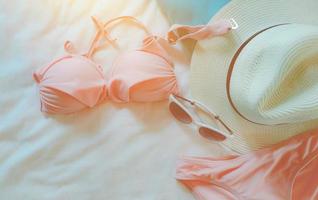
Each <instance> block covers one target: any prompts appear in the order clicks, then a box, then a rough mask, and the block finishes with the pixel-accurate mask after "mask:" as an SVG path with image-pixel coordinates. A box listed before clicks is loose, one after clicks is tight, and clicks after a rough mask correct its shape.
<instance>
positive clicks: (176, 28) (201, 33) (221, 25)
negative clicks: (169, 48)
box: [167, 19, 232, 44]
mask: <svg viewBox="0 0 318 200" xmlns="http://www.w3.org/2000/svg"><path fill="white" fill-rule="evenodd" d="M231 29H232V25H231V23H230V22H229V21H228V20H225V19H222V20H218V21H216V22H215V23H213V24H208V25H196V26H187V25H181V24H174V25H172V26H171V28H170V29H169V31H168V33H167V40H168V41H169V42H170V43H171V44H175V43H176V42H178V41H182V40H185V39H194V40H203V39H207V38H209V37H213V36H214V37H215V36H221V35H224V34H226V33H228V32H229V31H230V30H231Z"/></svg>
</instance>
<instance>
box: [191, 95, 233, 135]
mask: <svg viewBox="0 0 318 200" xmlns="http://www.w3.org/2000/svg"><path fill="white" fill-rule="evenodd" d="M194 103H195V104H196V105H197V106H199V108H201V109H202V110H204V111H205V112H207V113H208V114H209V115H211V116H212V117H213V118H215V119H216V120H218V121H219V122H220V123H221V124H222V125H223V127H224V128H225V129H226V130H227V131H229V132H230V133H231V134H233V132H232V130H231V129H230V128H229V127H228V126H227V125H226V124H225V123H224V122H223V121H222V120H221V119H220V117H219V116H216V115H215V114H213V112H211V111H210V110H209V109H208V107H207V106H205V105H204V104H202V103H199V102H197V101H195V102H194Z"/></svg>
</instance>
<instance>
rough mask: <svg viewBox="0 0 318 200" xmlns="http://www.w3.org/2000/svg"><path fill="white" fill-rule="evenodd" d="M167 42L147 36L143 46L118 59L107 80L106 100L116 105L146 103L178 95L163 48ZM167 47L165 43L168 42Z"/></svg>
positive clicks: (174, 77) (173, 76) (171, 65)
mask: <svg viewBox="0 0 318 200" xmlns="http://www.w3.org/2000/svg"><path fill="white" fill-rule="evenodd" d="M164 43H167V41H166V40H164V39H163V38H160V37H156V36H149V37H146V38H145V39H144V41H143V46H142V47H141V48H140V49H138V50H134V51H129V52H126V53H124V54H122V55H121V56H119V57H118V58H117V59H116V61H115V62H114V64H113V65H112V67H111V69H110V71H109V74H108V77H109V82H108V86H109V93H108V94H109V97H110V99H112V100H113V101H116V102H129V101H133V102H149V101H160V100H164V99H167V98H168V96H169V95H170V94H172V93H178V87H177V80H176V76H175V73H174V70H173V64H172V62H171V60H170V58H169V56H168V54H167V53H166V51H165V50H164V49H163V48H164V47H163V45H165V44H164ZM167 44H168V43H167Z"/></svg>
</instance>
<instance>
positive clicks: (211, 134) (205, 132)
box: [199, 127, 226, 142]
mask: <svg viewBox="0 0 318 200" xmlns="http://www.w3.org/2000/svg"><path fill="white" fill-rule="evenodd" d="M199 133H200V135H201V136H202V137H204V138H206V139H209V140H215V141H219V142H220V141H224V140H225V139H226V137H225V136H224V135H222V134H221V133H218V132H216V131H214V130H212V129H209V128H206V127H200V128H199Z"/></svg>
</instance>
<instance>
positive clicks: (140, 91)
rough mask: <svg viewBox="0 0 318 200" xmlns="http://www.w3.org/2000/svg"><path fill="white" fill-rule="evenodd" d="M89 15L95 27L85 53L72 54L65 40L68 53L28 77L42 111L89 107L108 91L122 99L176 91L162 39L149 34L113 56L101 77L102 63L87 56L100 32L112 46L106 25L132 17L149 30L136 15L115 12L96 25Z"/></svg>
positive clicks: (139, 99)
mask: <svg viewBox="0 0 318 200" xmlns="http://www.w3.org/2000/svg"><path fill="white" fill-rule="evenodd" d="M92 19H93V21H94V23H95V25H96V26H97V28H98V32H97V34H96V36H95V38H94V40H93V42H92V45H91V47H90V48H89V50H88V53H86V54H84V55H72V52H74V51H75V50H74V46H73V45H72V43H71V42H69V41H67V42H66V43H65V45H64V48H65V49H66V51H67V52H68V53H70V54H71V55H69V56H65V57H63V58H61V59H58V60H56V61H54V62H53V63H52V64H50V65H48V66H45V67H43V68H41V69H39V70H37V71H36V72H34V74H33V78H34V79H35V81H36V82H37V84H38V86H39V93H40V100H41V110H42V111H43V112H46V113H50V114H69V113H73V112H77V111H80V110H82V109H85V108H92V107H94V106H96V105H97V104H99V103H101V102H103V101H104V100H105V99H106V97H107V96H109V97H110V99H111V100H113V101H115V102H121V103H124V102H125V103H126V102H153V101H160V100H164V99H167V98H168V96H169V95H170V94H172V93H178V87H177V80H176V76H175V73H174V68H173V64H172V62H171V60H170V58H169V56H168V55H167V53H166V52H165V50H164V48H163V47H162V43H165V42H166V41H165V40H164V39H162V38H159V37H156V36H152V35H151V36H147V37H146V39H145V40H144V43H143V46H142V47H141V48H140V49H138V50H134V51H128V52H125V53H124V54H122V55H120V56H119V57H117V59H115V60H116V61H115V62H114V64H113V65H112V67H111V68H110V70H109V72H108V73H107V77H108V78H107V80H106V78H105V77H104V75H103V70H102V67H101V66H100V65H98V64H96V63H95V62H94V61H93V59H92V56H93V54H94V53H95V51H96V49H97V48H98V47H97V42H98V41H99V39H100V37H101V36H103V37H104V38H106V39H107V41H108V42H110V43H111V44H112V45H115V44H114V41H112V40H111V39H110V38H109V37H108V35H107V30H106V28H107V27H106V26H107V25H108V24H110V23H111V22H113V21H115V20H131V21H133V22H135V23H138V24H139V25H141V26H142V28H143V29H145V30H146V32H147V33H148V35H149V32H148V31H147V29H146V28H145V27H144V26H143V25H142V24H141V23H140V22H139V21H138V20H137V19H135V18H134V17H130V16H122V17H118V18H115V19H112V20H110V21H109V22H107V23H106V24H101V23H100V22H99V21H98V20H97V19H96V18H94V17H93V18H92ZM166 43H167V42H166ZM107 88H109V89H107Z"/></svg>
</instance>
